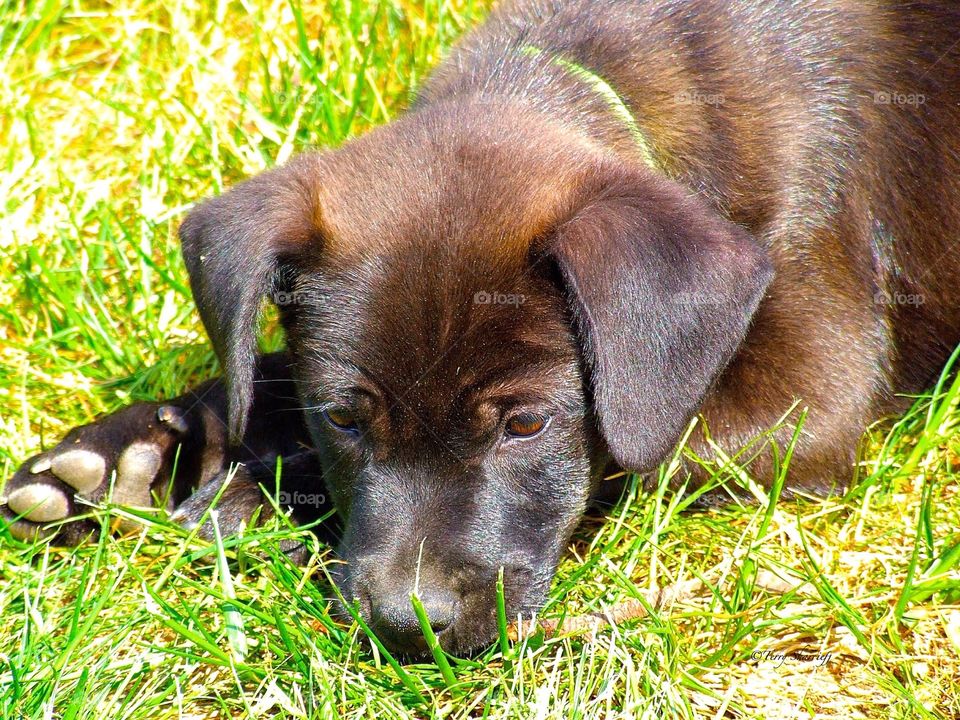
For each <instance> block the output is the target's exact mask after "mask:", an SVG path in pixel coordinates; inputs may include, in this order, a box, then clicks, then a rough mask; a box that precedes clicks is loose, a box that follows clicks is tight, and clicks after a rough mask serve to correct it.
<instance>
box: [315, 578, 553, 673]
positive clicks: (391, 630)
mask: <svg viewBox="0 0 960 720" xmlns="http://www.w3.org/2000/svg"><path fill="white" fill-rule="evenodd" d="M340 568H341V570H340V572H339V573H336V574H334V575H333V576H332V579H333V580H334V582H335V583H336V584H337V586H338V588H340V589H341V594H340V596H339V597H338V598H337V600H336V601H335V604H334V609H333V614H334V616H335V617H336V618H337V619H338V620H340V621H342V622H344V623H345V624H350V623H353V622H355V621H356V619H357V617H359V618H360V619H361V620H362V621H363V624H364V625H365V626H366V627H365V628H364V635H367V636H368V637H366V642H367V644H368V645H370V646H374V645H380V646H382V648H384V649H386V650H387V651H388V652H389V653H390V654H391V655H393V656H394V657H396V658H398V659H400V660H403V661H410V662H416V661H421V660H423V659H425V658H428V657H429V656H430V655H431V652H432V649H431V647H430V644H429V643H428V640H427V635H428V634H429V635H432V636H433V638H435V639H436V642H437V644H438V645H439V647H440V648H441V649H442V650H443V651H444V652H447V653H452V654H457V655H463V656H472V655H476V654H477V653H480V652H482V651H484V650H485V649H486V648H488V647H489V646H490V645H491V644H492V643H494V642H495V641H496V639H497V637H498V635H499V632H500V630H499V623H498V609H497V608H498V597H497V589H496V587H497V586H496V579H495V578H496V575H494V576H493V577H494V579H493V580H491V581H490V582H489V583H488V582H485V581H484V582H477V583H476V584H474V585H473V586H472V587H471V588H470V589H469V590H467V591H461V592H459V593H457V594H456V596H455V597H454V598H452V600H451V601H450V607H449V609H447V610H446V611H444V610H442V609H438V608H440V606H441V605H442V602H438V601H437V598H436V594H435V593H434V594H431V592H430V591H429V590H428V589H425V588H424V587H422V586H421V587H420V589H419V592H418V593H417V599H418V600H419V602H420V604H421V607H422V608H423V609H424V610H425V613H424V615H425V616H424V617H422V618H421V617H418V616H417V614H416V611H415V610H414V604H413V597H412V596H413V593H412V592H411V590H412V588H410V589H408V590H406V591H401V592H400V593H398V594H397V596H395V597H394V598H393V600H392V601H384V600H383V599H382V598H376V597H374V593H371V592H369V591H368V590H366V589H365V588H364V587H363V581H362V580H360V581H357V580H356V579H354V578H353V577H352V573H350V572H349V571H347V566H346V565H341V566H340ZM514 573H515V574H514ZM507 577H510V582H509V583H508V582H506V581H505V588H504V595H505V597H504V605H505V609H506V618H507V621H508V622H509V621H510V619H511V618H512V619H514V620H516V619H517V617H522V618H523V619H524V620H526V619H529V617H532V616H533V609H535V608H539V607H540V606H541V605H542V602H543V599H544V598H545V597H546V590H545V589H544V590H543V592H539V590H537V589H535V588H533V587H531V586H530V585H529V584H527V582H528V581H529V579H530V578H532V577H533V571H532V570H529V569H526V568H523V569H520V568H516V569H514V570H513V571H512V572H511V573H509V574H508V573H505V578H507ZM534 595H536V597H537V598H538V601H537V602H531V598H532V596H534ZM511 596H513V597H514V598H517V599H519V597H518V596H522V601H521V602H516V600H513V599H512V598H511ZM341 598H342V599H341ZM348 603H349V605H350V607H347V604H348ZM515 608H516V609H515ZM520 608H522V610H521V609H520ZM371 635H372V637H370V636H371ZM374 638H375V639H374Z"/></svg>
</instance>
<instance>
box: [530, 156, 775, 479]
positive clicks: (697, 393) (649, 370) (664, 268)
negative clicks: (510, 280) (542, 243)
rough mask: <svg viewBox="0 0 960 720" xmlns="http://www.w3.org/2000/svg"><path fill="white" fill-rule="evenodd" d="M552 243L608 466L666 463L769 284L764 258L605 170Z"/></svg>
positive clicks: (673, 201) (699, 210)
mask: <svg viewBox="0 0 960 720" xmlns="http://www.w3.org/2000/svg"><path fill="white" fill-rule="evenodd" d="M605 173H606V175H607V177H606V178H604V179H602V180H601V182H600V188H599V189H595V191H594V192H593V195H592V197H591V198H589V199H587V200H586V202H585V203H584V204H582V205H581V207H580V209H579V211H577V212H576V214H575V215H574V216H573V218H572V219H571V220H569V221H567V222H565V223H564V224H563V225H562V226H560V227H559V229H558V230H557V231H556V233H555V234H554V235H553V236H552V237H551V238H550V240H549V244H548V245H547V252H548V253H549V254H550V255H552V257H553V258H554V259H555V261H556V263H557V265H558V267H559V269H560V272H561V275H562V277H563V281H564V283H565V285H566V292H567V295H568V301H569V303H570V307H571V314H572V317H573V320H574V324H575V329H576V332H577V333H578V334H579V340H580V344H581V348H582V352H583V356H584V360H585V362H586V364H587V368H588V371H589V373H590V382H591V388H592V392H593V401H594V411H595V413H596V415H597V418H598V421H599V424H600V430H601V433H602V434H603V436H604V438H605V439H606V442H607V445H608V447H609V449H610V452H611V454H612V455H613V457H614V459H615V460H616V461H617V462H618V463H619V464H620V466H621V467H623V468H624V469H628V470H634V471H643V470H648V469H650V468H652V467H653V466H655V465H656V464H657V463H658V462H660V461H662V460H663V458H664V457H665V456H666V454H667V453H669V452H670V450H671V449H672V448H673V446H674V445H675V444H676V442H677V441H678V439H679V438H680V435H681V434H682V432H683V430H684V428H685V427H686V425H687V423H688V422H689V420H690V418H691V417H692V416H693V414H694V413H695V412H696V411H697V410H698V409H699V407H700V405H701V403H702V401H703V398H704V395H705V394H706V392H707V390H708V389H709V387H710V385H711V383H712V381H713V380H714V378H715V377H716V376H717V375H718V374H719V373H720V371H721V370H723V368H724V367H725V366H726V364H727V363H728V362H729V361H730V359H731V357H732V356H733V354H734V352H735V351H736V349H737V347H738V346H739V345H740V343H741V342H742V341H743V339H744V337H745V335H746V333H747V329H748V326H749V323H750V319H751V316H752V315H753V313H754V311H755V310H756V309H757V306H758V304H759V302H760V299H761V298H762V297H763V294H764V291H765V289H766V287H767V285H768V284H769V282H770V280H771V278H772V274H773V271H772V266H771V264H770V262H769V259H768V258H767V255H766V253H765V252H764V250H763V249H762V248H761V247H760V246H759V245H758V244H757V243H756V242H755V241H754V240H753V238H752V237H751V236H750V235H749V234H748V233H747V232H746V231H745V230H743V229H742V228H741V227H739V226H737V225H735V224H733V223H731V222H728V221H727V220H725V219H723V218H722V217H720V216H719V215H718V214H717V212H716V211H715V210H713V209H711V208H710V207H708V206H707V204H706V203H704V202H703V201H701V200H699V199H697V198H695V197H692V196H690V195H689V194H688V192H687V191H685V190H684V189H683V188H681V187H680V186H679V185H677V184H675V183H673V182H670V181H669V180H666V179H662V178H659V177H656V176H654V175H653V174H652V173H649V172H647V171H645V170H644V171H640V170H627V169H624V168H617V169H615V170H614V171H605Z"/></svg>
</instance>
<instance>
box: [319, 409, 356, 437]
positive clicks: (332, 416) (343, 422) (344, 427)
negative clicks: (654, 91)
mask: <svg viewBox="0 0 960 720" xmlns="http://www.w3.org/2000/svg"><path fill="white" fill-rule="evenodd" d="M323 419H324V420H326V421H327V422H328V423H329V424H330V425H332V426H333V427H334V428H336V429H337V430H339V431H340V432H346V433H357V432H358V431H359V430H358V428H357V419H356V418H355V417H354V415H353V413H352V412H350V411H349V410H347V409H346V408H330V409H329V410H324V411H323Z"/></svg>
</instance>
